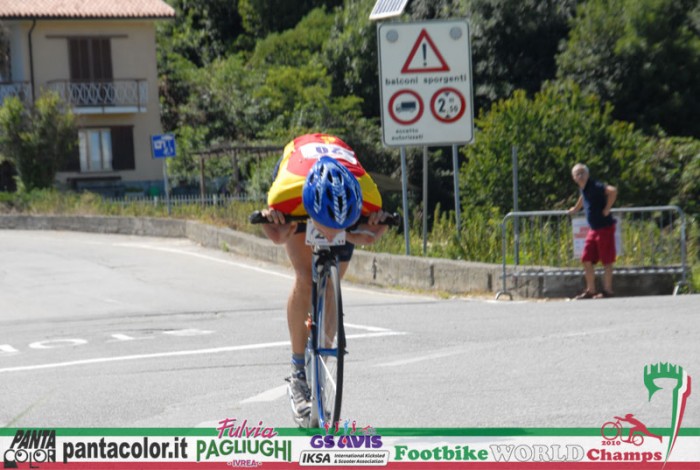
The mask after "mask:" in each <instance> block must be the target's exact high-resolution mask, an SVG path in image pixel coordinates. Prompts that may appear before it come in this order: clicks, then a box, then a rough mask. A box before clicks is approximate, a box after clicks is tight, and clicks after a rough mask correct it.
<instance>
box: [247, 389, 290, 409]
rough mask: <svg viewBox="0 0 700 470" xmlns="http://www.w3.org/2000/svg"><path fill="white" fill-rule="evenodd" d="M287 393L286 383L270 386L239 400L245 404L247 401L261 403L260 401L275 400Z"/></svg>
mask: <svg viewBox="0 0 700 470" xmlns="http://www.w3.org/2000/svg"><path fill="white" fill-rule="evenodd" d="M285 395H287V386H286V385H281V386H279V387H275V388H271V389H270V390H266V391H264V392H262V393H259V394H257V395H255V396H253V397H250V398H246V399H245V400H241V402H240V403H241V405H246V404H248V403H261V402H269V401H275V400H278V399H280V398H282V397H283V396H285Z"/></svg>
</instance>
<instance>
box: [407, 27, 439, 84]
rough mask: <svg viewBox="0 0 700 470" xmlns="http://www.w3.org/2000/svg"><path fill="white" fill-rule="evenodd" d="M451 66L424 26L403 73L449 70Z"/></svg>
mask: <svg viewBox="0 0 700 470" xmlns="http://www.w3.org/2000/svg"><path fill="white" fill-rule="evenodd" d="M449 71H450V67H449V66H448V65H447V62H445V59H443V58H442V54H440V51H439V50H438V48H437V46H435V43H434V42H433V40H432V38H431V37H430V35H429V34H428V32H427V31H426V30H425V28H423V29H422V30H421V32H420V34H419V35H418V39H416V43H415V44H414V45H413V49H411V53H410V54H408V59H406V63H405V64H403V68H402V69H401V73H429V72H449Z"/></svg>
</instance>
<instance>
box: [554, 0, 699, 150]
mask: <svg viewBox="0 0 700 470" xmlns="http://www.w3.org/2000/svg"><path fill="white" fill-rule="evenodd" d="M557 61H558V66H559V72H558V74H559V76H560V77H565V78H571V79H573V80H575V81H576V82H578V83H580V84H581V86H583V87H584V88H585V89H586V90H588V91H591V92H593V93H596V94H597V95H599V96H600V97H601V98H602V99H604V100H606V101H610V102H611V103H612V104H613V105H614V107H615V117H617V118H618V119H622V120H627V121H630V122H635V123H636V124H637V125H638V126H639V127H640V128H641V129H643V130H645V131H647V132H650V133H655V132H656V128H657V126H659V127H661V128H662V129H663V130H664V131H665V132H666V133H668V134H670V135H684V136H695V137H698V136H700V120H699V119H697V110H698V109H699V108H700V81H699V80H698V78H697V77H698V76H700V0H589V1H587V2H585V3H582V4H581V5H580V7H579V9H578V11H577V14H576V17H575V19H574V21H573V28H572V30H571V34H570V37H569V40H568V42H567V43H566V47H565V49H564V50H563V52H562V53H561V54H560V55H559V56H558V58H557Z"/></svg>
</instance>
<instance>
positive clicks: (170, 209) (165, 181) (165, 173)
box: [163, 158, 172, 215]
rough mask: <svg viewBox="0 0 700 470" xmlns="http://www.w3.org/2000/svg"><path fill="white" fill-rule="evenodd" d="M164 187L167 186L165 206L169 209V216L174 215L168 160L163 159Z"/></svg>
mask: <svg viewBox="0 0 700 470" xmlns="http://www.w3.org/2000/svg"><path fill="white" fill-rule="evenodd" d="M163 185H164V186H165V204H166V205H167V207H168V215H172V208H171V206H170V182H169V181H168V159H167V158H164V159H163Z"/></svg>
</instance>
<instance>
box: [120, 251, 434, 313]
mask: <svg viewBox="0 0 700 470" xmlns="http://www.w3.org/2000/svg"><path fill="white" fill-rule="evenodd" d="M113 246H121V247H126V248H141V249H144V250H156V251H165V252H168V253H177V254H181V255H189V256H194V257H196V258H201V259H205V260H208V261H214V262H216V263H222V264H228V265H231V266H236V267H237V268H244V269H250V270H253V271H256V272H259V273H264V274H272V275H273V276H278V277H283V278H285V279H294V276H293V275H291V274H285V273H281V272H279V271H274V270H271V269H265V268H258V267H255V266H251V265H249V264H245V263H238V262H236V261H231V260H225V259H221V258H217V257H214V256H209V255H203V254H201V253H195V252H193V251H189V250H185V249H181V248H167V247H164V246H157V245H147V244H144V243H135V242H122V243H114V244H113ZM341 285H342V287H343V290H352V291H356V292H371V293H372V294H374V295H382V296H385V297H401V298H405V297H406V296H405V295H403V294H401V293H392V292H382V291H380V290H376V289H365V288H362V287H357V286H350V285H347V284H341ZM411 298H415V299H417V300H420V299H423V300H425V299H429V300H435V299H434V298H433V297H430V296H423V297H421V296H418V295H411Z"/></svg>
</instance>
